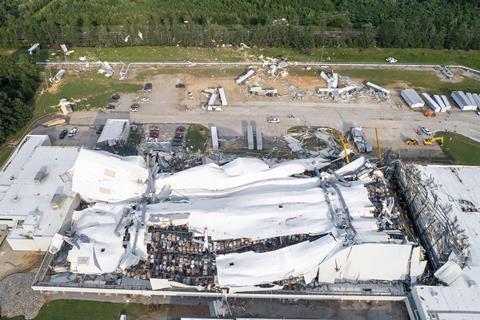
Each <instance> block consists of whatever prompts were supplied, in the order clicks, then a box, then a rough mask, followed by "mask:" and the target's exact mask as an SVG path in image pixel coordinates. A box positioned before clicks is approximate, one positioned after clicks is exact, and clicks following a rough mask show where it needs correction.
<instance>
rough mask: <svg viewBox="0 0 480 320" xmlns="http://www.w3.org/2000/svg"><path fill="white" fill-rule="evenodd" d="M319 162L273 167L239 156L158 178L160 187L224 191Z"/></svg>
mask: <svg viewBox="0 0 480 320" xmlns="http://www.w3.org/2000/svg"><path fill="white" fill-rule="evenodd" d="M315 164H316V163H313V164H312V163H307V162H300V161H289V162H283V163H280V164H278V165H276V166H273V167H270V166H269V165H268V164H266V163H265V162H263V161H262V160H260V159H253V158H237V159H235V160H233V161H231V162H229V163H227V164H226V165H224V166H218V165H216V164H213V163H209V164H205V165H201V166H197V167H194V168H190V169H187V170H184V171H181V172H177V173H175V174H173V175H170V176H163V177H160V178H159V179H157V181H156V190H161V189H162V188H163V187H164V186H166V185H169V186H170V188H171V189H173V190H175V191H177V192H179V193H181V194H190V193H196V192H198V191H202V190H203V191H220V190H227V189H231V188H237V187H241V186H245V185H248V184H251V183H255V182H259V181H266V180H271V179H280V178H286V177H290V176H292V175H294V174H301V173H303V172H305V170H312V169H313V165H315Z"/></svg>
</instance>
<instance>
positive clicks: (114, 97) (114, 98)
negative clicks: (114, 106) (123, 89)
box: [112, 93, 120, 101]
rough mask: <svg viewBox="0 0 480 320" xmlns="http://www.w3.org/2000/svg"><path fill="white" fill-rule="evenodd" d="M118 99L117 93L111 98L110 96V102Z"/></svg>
mask: <svg viewBox="0 0 480 320" xmlns="http://www.w3.org/2000/svg"><path fill="white" fill-rule="evenodd" d="M118 99H120V95H119V94H118V93H115V94H114V95H113V96H112V100H113V101H117V100H118Z"/></svg>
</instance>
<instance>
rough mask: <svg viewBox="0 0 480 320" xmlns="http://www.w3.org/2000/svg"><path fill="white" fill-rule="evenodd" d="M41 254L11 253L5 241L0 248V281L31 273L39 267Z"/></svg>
mask: <svg viewBox="0 0 480 320" xmlns="http://www.w3.org/2000/svg"><path fill="white" fill-rule="evenodd" d="M42 258H43V253H40V252H33V251H13V250H12V249H11V248H10V245H9V244H8V242H7V241H4V242H3V244H2V245H1V247H0V280H1V279H3V278H5V277H7V276H9V275H11V274H14V273H18V272H28V271H33V270H35V269H36V268H38V267H39V266H40V263H41V262H42Z"/></svg>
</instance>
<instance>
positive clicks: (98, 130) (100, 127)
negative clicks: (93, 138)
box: [95, 126, 105, 134]
mask: <svg viewBox="0 0 480 320" xmlns="http://www.w3.org/2000/svg"><path fill="white" fill-rule="evenodd" d="M104 127H105V126H99V127H98V128H97V131H95V133H96V134H100V133H102V131H103V128H104Z"/></svg>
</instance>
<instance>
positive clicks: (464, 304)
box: [412, 286, 480, 320]
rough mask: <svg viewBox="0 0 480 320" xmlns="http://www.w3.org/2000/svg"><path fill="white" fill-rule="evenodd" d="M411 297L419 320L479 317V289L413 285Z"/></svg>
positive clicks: (469, 319) (473, 318) (471, 318)
mask: <svg viewBox="0 0 480 320" xmlns="http://www.w3.org/2000/svg"><path fill="white" fill-rule="evenodd" d="M412 297H413V299H414V301H415V304H416V305H417V314H418V315H419V316H420V319H421V320H457V319H465V320H475V319H480V304H479V301H480V291H479V290H475V289H474V290H472V289H469V288H452V287H441V286H435V287H434V286H415V287H413V288H412Z"/></svg>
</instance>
